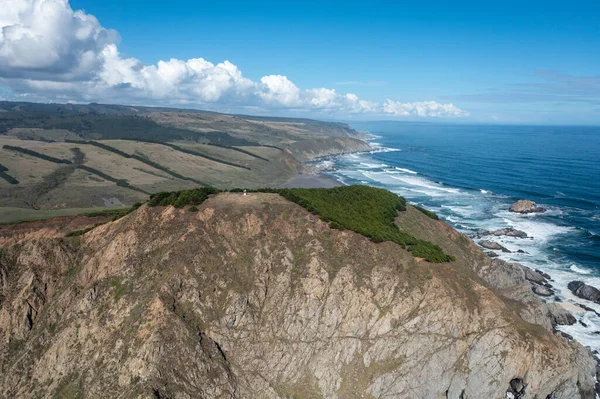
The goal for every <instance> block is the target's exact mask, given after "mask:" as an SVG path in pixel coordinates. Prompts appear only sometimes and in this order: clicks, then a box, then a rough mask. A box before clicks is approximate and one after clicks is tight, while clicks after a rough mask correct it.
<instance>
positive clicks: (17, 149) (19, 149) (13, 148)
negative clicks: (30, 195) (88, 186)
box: [2, 145, 71, 165]
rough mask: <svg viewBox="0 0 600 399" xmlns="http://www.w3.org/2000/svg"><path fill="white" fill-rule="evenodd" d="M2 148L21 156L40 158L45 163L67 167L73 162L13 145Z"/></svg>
mask: <svg viewBox="0 0 600 399" xmlns="http://www.w3.org/2000/svg"><path fill="white" fill-rule="evenodd" d="M2 148H4V149H5V150H10V151H15V152H20V153H21V154H26V155H30V156H32V157H36V158H40V159H43V160H44V161H49V162H54V163H64V164H67V165H69V164H71V161H69V160H68V159H60V158H54V157H51V156H49V155H44V154H40V153H39V152H37V151H33V150H28V149H27V148H22V147H17V146H13V145H4V146H2Z"/></svg>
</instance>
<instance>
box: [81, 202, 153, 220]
mask: <svg viewBox="0 0 600 399" xmlns="http://www.w3.org/2000/svg"><path fill="white" fill-rule="evenodd" d="M142 205H144V203H143V202H136V203H135V204H133V205H132V206H130V207H128V208H109V209H103V210H100V211H94V212H85V213H80V214H79V215H78V216H86V217H90V218H92V217H98V216H112V220H113V221H114V220H117V219H121V218H122V217H123V216H125V215H128V214H130V213H131V212H133V211H135V210H136V209H138V208H139V207H140V206H142Z"/></svg>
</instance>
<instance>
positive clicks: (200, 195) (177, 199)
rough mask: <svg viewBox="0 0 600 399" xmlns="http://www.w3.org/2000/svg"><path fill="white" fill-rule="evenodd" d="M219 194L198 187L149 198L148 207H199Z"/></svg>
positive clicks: (217, 191)
mask: <svg viewBox="0 0 600 399" xmlns="http://www.w3.org/2000/svg"><path fill="white" fill-rule="evenodd" d="M219 192H220V191H219V190H218V189H216V188H213V187H200V188H194V189H192V190H183V191H174V192H171V193H167V192H161V193H156V194H152V195H151V196H150V200H149V201H148V206H169V205H173V206H174V207H175V208H183V207H185V206H187V205H200V204H201V203H203V202H204V201H206V200H207V199H208V196H209V195H211V194H217V193H219Z"/></svg>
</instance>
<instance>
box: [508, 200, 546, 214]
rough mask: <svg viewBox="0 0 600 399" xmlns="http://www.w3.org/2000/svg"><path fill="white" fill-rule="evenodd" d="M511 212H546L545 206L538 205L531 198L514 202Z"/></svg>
mask: <svg viewBox="0 0 600 399" xmlns="http://www.w3.org/2000/svg"><path fill="white" fill-rule="evenodd" d="M508 210H509V211H511V212H516V213H542V212H546V209H545V208H542V207H540V206H537V205H536V204H535V202H533V201H530V200H519V201H517V202H515V203H514V204H512V205H511V206H510V208H509V209H508Z"/></svg>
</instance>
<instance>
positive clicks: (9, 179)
mask: <svg viewBox="0 0 600 399" xmlns="http://www.w3.org/2000/svg"><path fill="white" fill-rule="evenodd" d="M7 170H8V169H7V168H5V167H4V166H2V165H0V178H2V179H4V180H6V181H7V182H9V183H10V184H19V181H18V180H17V179H15V178H14V177H12V176H11V175H9V174H8V173H6V171H7Z"/></svg>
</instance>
